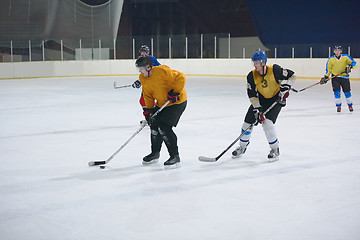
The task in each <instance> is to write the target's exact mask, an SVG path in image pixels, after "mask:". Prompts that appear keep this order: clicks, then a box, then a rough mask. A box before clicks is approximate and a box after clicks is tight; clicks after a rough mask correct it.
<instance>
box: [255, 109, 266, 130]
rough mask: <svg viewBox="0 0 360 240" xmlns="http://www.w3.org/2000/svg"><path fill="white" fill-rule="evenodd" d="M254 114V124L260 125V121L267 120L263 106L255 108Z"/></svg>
mask: <svg viewBox="0 0 360 240" xmlns="http://www.w3.org/2000/svg"><path fill="white" fill-rule="evenodd" d="M253 112H254V116H255V123H254V125H255V126H256V125H258V124H259V123H260V124H262V122H263V121H264V120H265V116H264V111H263V109H262V107H258V108H254V109H253Z"/></svg>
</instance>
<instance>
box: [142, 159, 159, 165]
mask: <svg viewBox="0 0 360 240" xmlns="http://www.w3.org/2000/svg"><path fill="white" fill-rule="evenodd" d="M158 161H159V159H153V160H151V161H149V162H145V161H143V162H142V164H143V165H151V164H154V163H157V162H158Z"/></svg>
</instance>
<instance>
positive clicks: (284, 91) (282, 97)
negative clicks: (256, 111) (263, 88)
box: [278, 84, 291, 106]
mask: <svg viewBox="0 0 360 240" xmlns="http://www.w3.org/2000/svg"><path fill="white" fill-rule="evenodd" d="M290 89H291V86H290V85H289V84H283V85H281V86H280V91H279V100H278V102H279V103H280V104H281V105H283V106H285V105H286V98H287V97H289V94H290Z"/></svg>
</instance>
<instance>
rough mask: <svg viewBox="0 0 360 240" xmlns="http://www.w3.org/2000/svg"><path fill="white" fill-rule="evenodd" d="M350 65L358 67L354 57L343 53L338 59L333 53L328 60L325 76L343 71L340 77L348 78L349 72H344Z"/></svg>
mask: <svg viewBox="0 0 360 240" xmlns="http://www.w3.org/2000/svg"><path fill="white" fill-rule="evenodd" d="M348 65H352V66H353V68H354V67H356V62H355V61H354V59H353V58H352V57H350V56H349V55H347V54H341V56H340V58H339V59H338V58H337V57H336V56H335V55H333V56H331V57H329V59H328V60H327V63H326V74H325V76H327V77H329V76H330V74H333V75H337V74H339V73H341V74H340V75H339V77H342V78H347V79H348V78H349V74H347V73H346V72H344V71H345V68H346V67H347V66H348Z"/></svg>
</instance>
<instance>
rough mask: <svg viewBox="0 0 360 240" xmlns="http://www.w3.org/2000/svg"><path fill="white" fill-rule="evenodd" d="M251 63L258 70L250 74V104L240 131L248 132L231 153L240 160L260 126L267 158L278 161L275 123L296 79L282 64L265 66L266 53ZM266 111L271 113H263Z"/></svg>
mask: <svg viewBox="0 0 360 240" xmlns="http://www.w3.org/2000/svg"><path fill="white" fill-rule="evenodd" d="M252 61H253V64H254V67H255V69H254V70H252V71H251V72H250V73H249V74H248V75H247V94H248V97H249V100H250V103H251V105H250V107H249V109H248V111H247V113H246V116H245V120H244V123H243V125H242V128H241V132H242V133H244V132H245V131H246V133H245V134H244V135H243V136H242V137H241V138H240V146H239V147H237V148H236V149H235V150H234V151H233V152H232V157H233V158H238V157H241V156H242V155H243V154H244V153H245V151H246V148H247V146H248V145H249V143H250V136H251V132H252V130H253V126H256V125H258V123H260V124H262V127H263V130H264V132H265V136H266V138H267V141H268V143H269V146H270V153H269V154H268V159H269V161H270V162H274V161H277V160H279V155H280V151H279V141H278V138H277V134H276V130H275V122H276V119H277V117H278V115H279V113H280V111H281V108H282V107H284V106H285V105H286V98H287V97H288V96H289V92H290V90H291V85H292V83H293V82H294V81H295V79H296V76H295V74H294V72H293V71H291V70H289V69H285V68H282V67H280V66H279V65H276V64H274V65H266V62H267V56H266V53H265V52H263V51H257V52H255V54H254V55H253V56H252ZM274 103H275V105H274ZM267 109H270V110H269V111H268V112H266V113H265V114H264V112H265V111H266V110H267Z"/></svg>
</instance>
